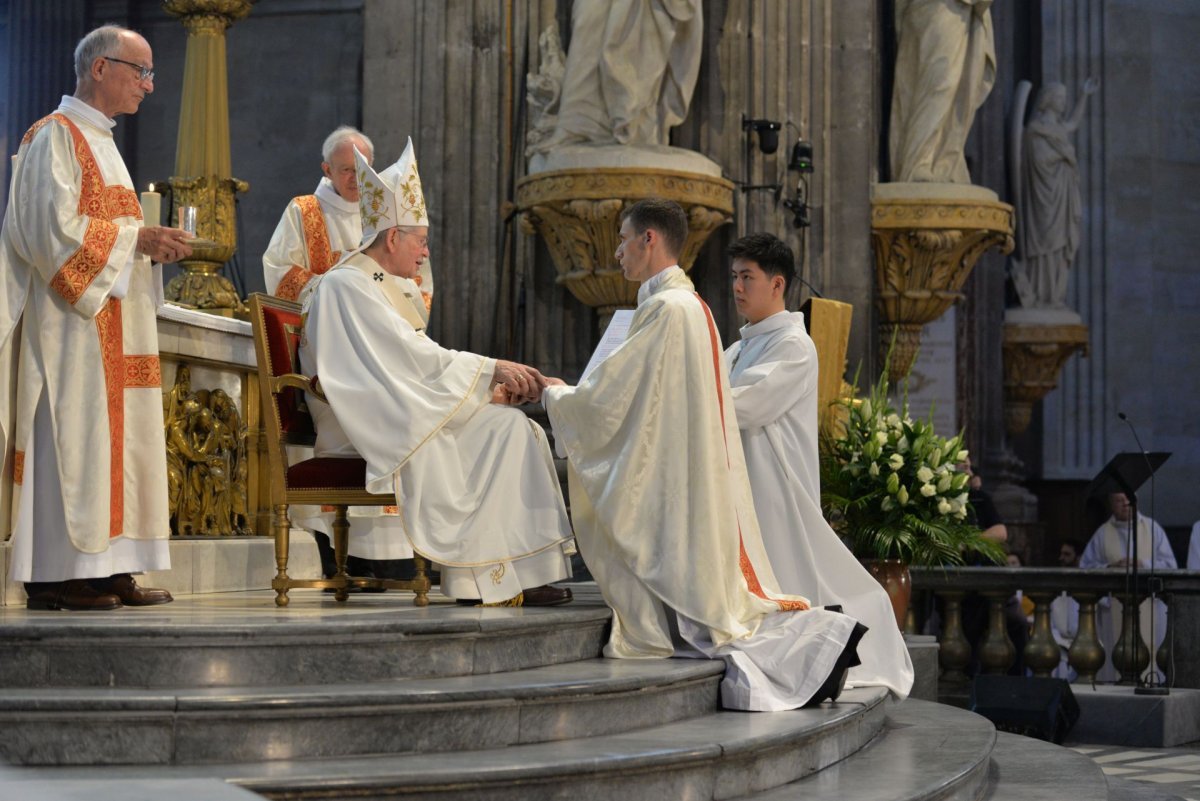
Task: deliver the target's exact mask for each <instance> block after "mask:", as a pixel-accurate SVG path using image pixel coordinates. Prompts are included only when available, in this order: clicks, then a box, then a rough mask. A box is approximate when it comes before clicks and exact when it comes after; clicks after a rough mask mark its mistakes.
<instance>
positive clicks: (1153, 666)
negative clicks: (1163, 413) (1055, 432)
mask: <svg viewBox="0 0 1200 801" xmlns="http://www.w3.org/2000/svg"><path fill="white" fill-rule="evenodd" d="M1117 417H1119V418H1120V419H1121V422H1123V423H1125V425H1127V426H1129V431H1130V433H1131V434H1133V441H1134V442H1136V443H1137V446H1138V450H1139V451H1141V452H1142V458H1143V459H1145V460H1146V468H1147V471H1148V472H1149V473H1150V522H1151V525H1150V527H1149V528H1150V645H1149V649H1150V680H1149V681H1148V682H1146V689H1158V690H1160V691H1162V690H1165V688H1163V687H1162V685H1161V683H1160V682H1159V681H1158V662H1157V659H1156V653H1157V649H1155V647H1154V618H1155V617H1157V615H1156V614H1155V608H1154V607H1155V604H1156V603H1157V596H1158V593H1157V592H1155V589H1154V553H1155V551H1156V550H1158V547H1157V544H1156V543H1155V542H1154V525H1153V523H1154V468H1153V467H1152V466H1151V464H1150V456H1149V454H1148V453H1147V451H1146V448H1145V446H1143V445H1142V439H1141V437H1139V436H1138V433H1137V428H1135V427H1134V425H1133V421H1132V420H1130V419H1129V415H1127V414H1125V412H1121V411H1118V412H1117ZM1138 524H1139V521H1138V519H1137V505H1136V503H1135V504H1134V507H1133V526H1132V538H1133V543H1132V544H1133V553H1134V561H1135V562H1136V561H1137V535H1138ZM1137 568H1138V566H1137V565H1136V564H1135V565H1134V567H1133V569H1134V575H1135V576H1136V575H1137ZM1135 581H1136V579H1135ZM1135 592H1136V587H1135ZM1134 597H1135V598H1136V597H1137V596H1136V595H1134ZM1134 615H1135V617H1136V616H1139V615H1140V613H1139V612H1138V611H1137V610H1135V611H1134ZM1134 647H1135V651H1136V644H1135V646H1134ZM1137 684H1138V687H1137V689H1139V690H1140V689H1143V687H1142V681H1141V677H1140V676H1139V677H1138V682H1137ZM1135 692H1136V690H1135Z"/></svg>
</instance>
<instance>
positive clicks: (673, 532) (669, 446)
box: [543, 200, 863, 710]
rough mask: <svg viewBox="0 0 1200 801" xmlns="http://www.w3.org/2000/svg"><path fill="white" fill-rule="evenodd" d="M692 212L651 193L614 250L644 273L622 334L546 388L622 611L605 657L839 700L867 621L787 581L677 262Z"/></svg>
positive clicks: (717, 354) (600, 567)
mask: <svg viewBox="0 0 1200 801" xmlns="http://www.w3.org/2000/svg"><path fill="white" fill-rule="evenodd" d="M687 233H688V222H687V215H686V214H685V213H684V211H683V209H682V208H680V206H679V205H678V204H676V203H673V202H671V201H665V200H643V201H639V202H638V203H635V204H634V205H632V206H631V207H629V208H627V209H626V210H625V212H624V213H623V215H622V221H621V232H620V234H621V243H620V245H619V247H618V248H617V252H616V258H617V260H618V261H619V262H620V263H621V269H622V271H623V273H624V274H625V277H626V278H627V279H629V280H631V281H636V282H640V283H641V285H642V286H641V288H640V289H639V290H638V308H637V311H636V312H635V314H634V317H633V320H632V323H631V326H630V329H629V334H628V338H627V339H626V340H625V342H624V343H623V344H622V345H621V346H620V347H618V348H617V349H616V350H615V351H614V352H613V353H612V354H611V355H610V356H609V357H608V358H607V359H606V360H605V361H603V362H602V363H600V365H599V366H598V367H597V368H596V369H595V370H594V371H593V372H592V373H591V374H590V375H588V376H587V377H586V378H585V379H584V380H583V381H581V382H580V384H579V385H578V386H575V387H569V386H565V385H563V384H562V382H561V381H557V380H555V379H551V380H550V382H551V384H552V385H551V386H549V387H547V389H546V391H545V393H544V394H543V402H544V403H545V405H546V409H547V412H548V413H549V415H550V420H551V423H552V424H553V426H554V431H555V434H556V437H557V438H558V439H559V440H560V441H561V442H562V443H563V445H564V447H565V450H566V452H567V454H568V457H569V460H570V481H571V509H572V514H573V516H574V522H575V531H576V536H577V537H578V540H579V546H580V549H581V550H582V552H583V557H584V559H585V560H586V561H587V564H588V567H589V569H590V570H591V571H592V574H593V575H594V576H595V578H596V581H597V583H598V584H599V586H600V590H601V592H602V593H603V594H604V598H605V600H606V601H607V602H608V604H609V606H611V607H612V608H613V622H612V633H611V635H610V637H609V641H608V644H607V645H606V646H605V648H604V654H605V656H608V657H616V658H627V659H638V658H641V659H645V658H663V657H670V656H706V657H710V658H717V657H719V658H721V659H723V660H724V661H725V663H726V672H725V678H724V679H723V680H722V682H721V697H722V702H723V703H724V705H725V706H726V707H728V708H732V709H749V710H782V709H794V708H796V707H799V706H802V705H805V704H809V703H817V702H820V701H821V700H823V699H825V698H833V697H836V695H837V693H838V691H839V690H840V689H841V683H842V679H843V677H844V674H845V670H846V668H847V667H849V666H850V665H851V664H853V663H854V661H855V656H854V648H855V645H856V644H857V641H858V639H859V638H861V636H862V631H863V629H862V627H861V626H860V625H859V624H857V623H856V621H855V620H853V619H852V618H850V617H848V616H846V615H843V614H839V613H837V612H832V611H828V610H824V609H811V608H810V607H809V603H808V601H807V600H806V599H804V598H801V597H798V596H794V595H785V594H783V593H782V592H781V591H780V590H779V586H778V582H777V581H776V580H775V574H774V572H773V571H772V569H771V563H770V560H769V559H768V558H767V554H766V551H765V549H764V547H763V541H762V536H761V535H760V534H759V530H758V521H757V519H756V518H755V516H754V505H753V500H752V498H751V494H750V483H749V480H748V479H747V476H746V465H745V462H744V460H743V457H742V444H741V439H740V438H739V437H738V427H737V419H736V417H735V416H734V409H733V400H732V398H731V396H730V388H729V379H728V377H727V372H726V368H725V363H724V356H723V353H722V350H721V343H720V337H719V336H718V334H717V329H716V326H715V324H714V323H713V320H712V315H711V314H710V312H709V310H708V307H707V306H706V305H705V304H704V302H703V301H702V300H701V299H700V297H699V296H698V295H697V294H696V292H695V289H694V287H693V286H692V282H691V281H690V280H688V277H687V275H686V274H684V272H683V270H682V269H680V267H679V266H678V258H679V253H680V252H681V250H682V249H683V245H684V241H685V240H686V238H687Z"/></svg>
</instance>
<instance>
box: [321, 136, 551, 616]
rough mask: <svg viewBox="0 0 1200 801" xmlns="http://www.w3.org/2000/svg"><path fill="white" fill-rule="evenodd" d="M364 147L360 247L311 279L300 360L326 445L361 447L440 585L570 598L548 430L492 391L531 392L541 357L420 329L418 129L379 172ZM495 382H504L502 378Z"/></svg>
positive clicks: (524, 598) (337, 451) (424, 242)
mask: <svg viewBox="0 0 1200 801" xmlns="http://www.w3.org/2000/svg"><path fill="white" fill-rule="evenodd" d="M356 157H357V159H358V161H357V164H358V185H359V189H360V201H359V207H360V212H361V215H362V223H363V239H362V245H361V248H360V249H359V251H357V252H354V253H352V254H351V255H349V256H348V257H347V258H346V259H344V260H343V261H342V262H341V263H339V264H338V266H337V267H335V268H334V269H332V270H330V271H329V272H328V273H326V274H325V275H324V276H321V277H320V278H318V279H317V280H316V285H315V286H314V288H313V290H312V292H311V293H309V295H308V298H307V299H306V301H305V304H304V313H305V322H304V333H303V337H302V339H301V343H300V361H301V365H302V367H303V369H304V371H305V372H306V373H307V374H309V375H313V376H315V377H316V380H317V381H318V382H319V385H320V387H321V388H322V390H323V391H324V393H325V396H326V398H327V399H328V405H326V404H324V403H321V402H320V401H319V400H317V399H316V398H313V397H310V398H309V408H310V409H311V411H312V414H313V421H314V423H315V424H316V427H317V443H316V448H315V450H316V453H317V455H318V456H354V455H361V456H362V458H363V459H365V460H366V462H367V486H366V488H367V489H368V490H369V491H371V492H376V493H393V492H394V493H395V496H396V503H397V505H398V507H399V512H400V521H401V524H402V526H403V531H404V534H405V535H406V536H407V538H408V541H409V544H410V545H411V546H412V549H413V550H414V551H415V552H417V553H419V554H421V555H422V556H425V557H427V558H429V559H431V560H432V561H434V562H436V563H437V564H439V565H441V568H442V569H441V576H442V584H441V588H442V592H443V594H445V595H447V596H449V597H452V598H457V599H463V600H468V601H471V600H474V601H482V602H483V603H490V604H500V603H503V604H507V605H520V604H522V603H523V604H524V605H551V604H559V603H566V602H567V601H569V600H570V598H571V593H570V591H569V590H566V589H560V588H557V587H550V586H546V585H547V584H548V583H549V582H551V581H558V580H560V579H564V578H567V577H568V576H570V574H571V573H570V557H569V553H568V551H569V550H570V543H571V528H570V524H569V523H568V521H567V513H566V509H565V507H564V505H563V499H562V494H561V491H560V490H559V484H558V476H557V474H556V473H555V469H554V462H553V460H552V458H551V456H550V450H549V448H548V446H547V444H546V439H545V435H544V432H543V431H542V430H541V428H540V427H539V426H538V425H537V424H536V423H534V422H532V421H531V420H529V418H528V417H526V416H525V415H524V414H523V413H522V412H520V411H518V410H516V409H511V408H507V407H504V406H501V405H496V404H494V403H493V400H500V401H506V400H511V401H514V402H516V401H525V400H534V399H536V398H538V397H539V396H540V394H541V390H542V386H543V383H544V381H545V379H544V378H543V377H542V375H541V374H540V373H539V372H538V371H537V370H534V369H533V368H530V367H526V366H524V365H521V364H515V363H513V362H506V361H502V360H496V359H489V358H486V357H484V356H478V355H476V354H474V353H465V352H460V351H454V350H449V349H447V348H443V347H441V346H439V345H438V344H437V343H435V342H434V341H433V340H431V339H429V338H428V337H427V336H425V334H424V332H423V331H420V330H418V328H423V327H424V323H423V319H422V317H421V316H420V314H419V313H418V310H417V309H416V308H415V306H414V302H413V299H412V298H410V297H409V296H407V295H405V294H404V293H403V292H401V291H399V288H398V287H397V286H396V285H395V284H394V283H392V282H390V281H387V280H386V279H387V276H388V275H399V276H401V277H408V278H411V277H412V276H414V275H416V274H417V270H418V269H419V268H420V265H421V263H422V262H423V261H424V259H425V256H426V254H427V253H428V235H429V227H428V226H429V217H428V215H427V213H426V210H425V201H424V197H423V195H422V192H421V185H420V177H419V176H418V174H417V165H416V157H415V155H414V152H413V147H412V142H411V140H410V141H409V143H408V147H407V149H405V151H404V155H402V156H401V157H400V160H399V161H398V162H397V163H396V164H394V165H392V167H390V168H388V169H387V170H385V171H384V172H383V174H382V175H379V174H376V173H375V171H374V170H372V169H371V167H370V165H369V164H368V163H367V161H366V159H365V158H364V157H363V156H362V155H361V154H357V153H356ZM497 388H499V389H497Z"/></svg>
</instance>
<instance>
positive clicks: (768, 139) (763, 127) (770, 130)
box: [742, 116, 811, 155]
mask: <svg viewBox="0 0 1200 801" xmlns="http://www.w3.org/2000/svg"><path fill="white" fill-rule="evenodd" d="M782 129H783V123H782V122H776V121H775V120H752V119H748V118H747V117H745V116H743V117H742V130H743V131H754V132H755V133H757V134H758V149H759V150H761V151H762V152H763V153H766V154H768V155H770V154H771V153H774V152H775V151H776V150H778V149H779V132H780V131H781V130H782ZM810 153H811V148H810Z"/></svg>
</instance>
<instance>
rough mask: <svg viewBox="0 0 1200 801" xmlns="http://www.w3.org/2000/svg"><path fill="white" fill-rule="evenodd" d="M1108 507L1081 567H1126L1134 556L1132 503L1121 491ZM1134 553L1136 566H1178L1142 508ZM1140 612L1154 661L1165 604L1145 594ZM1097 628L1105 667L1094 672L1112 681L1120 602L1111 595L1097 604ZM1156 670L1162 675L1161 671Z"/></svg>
mask: <svg viewBox="0 0 1200 801" xmlns="http://www.w3.org/2000/svg"><path fill="white" fill-rule="evenodd" d="M1108 507H1109V510H1110V511H1111V512H1112V516H1111V517H1110V518H1109V519H1108V520H1107V521H1105V522H1104V523H1103V524H1102V525H1101V526H1100V528H1098V529H1096V533H1095V534H1093V535H1092V539H1091V540H1090V541H1089V542H1088V544H1087V547H1086V548H1084V549H1083V555H1082V556H1080V557H1079V566H1080V567H1082V568H1096V567H1128V566H1129V564H1130V563H1131V561H1132V559H1133V539H1132V537H1130V528H1131V520H1132V517H1133V507H1132V506H1130V504H1129V499H1128V498H1126V497H1125V495H1124V493H1120V492H1114V493H1113V494H1111V495H1109V496H1108ZM1137 554H1138V556H1137V559H1138V567H1139V568H1142V569H1146V568H1149V567H1150V566H1151V564H1153V566H1154V567H1155V568H1156V569H1160V570H1167V569H1174V568H1176V567H1177V566H1178V565H1177V564H1176V562H1175V553H1174V552H1173V551H1172V550H1171V543H1170V541H1169V540H1168V539H1167V534H1166V532H1165V531H1163V530H1162V526H1160V525H1159V524H1158V523H1156V522H1154V521H1153V520H1151V519H1150V518H1149V517H1147V516H1146V515H1144V514H1142V513H1141V512H1139V513H1138V519H1137ZM1139 614H1140V615H1141V622H1140V623H1139V626H1140V627H1141V628H1140V630H1141V634H1142V639H1143V640H1145V641H1146V644H1147V646H1149V648H1150V655H1151V660H1152V663H1154V664H1155V665H1156V664H1157V663H1156V662H1154V657H1155V654H1156V652H1157V650H1158V647H1159V646H1160V645H1162V641H1163V637H1164V636H1165V635H1166V632H1167V605H1166V604H1165V603H1163V602H1162V600H1157V601H1156V602H1155V603H1154V605H1153V606H1151V603H1150V599H1149V598H1147V599H1146V600H1145V601H1143V602H1142V605H1141V607H1140V611H1139ZM1151 623H1153V629H1154V643H1153V644H1151V643H1150V640H1149V637H1150V630H1151ZM1096 629H1097V634H1098V635H1099V637H1100V644H1101V645H1103V646H1104V651H1105V655H1104V667H1103V668H1101V669H1100V672H1099V673H1097V674H1096V678H1097V680H1099V681H1115V680H1116V678H1117V672H1116V670H1115V668H1113V665H1112V648H1113V646H1114V645H1115V644H1116V642H1117V640H1118V638H1119V637H1120V636H1121V602H1120V601H1118V600H1117V599H1116V598H1114V597H1113V596H1111V595H1110V596H1108V597H1106V598H1101V599H1100V602H1099V603H1098V604H1097V606H1096ZM1154 669H1156V670H1157V668H1154ZM1158 673H1159V675H1160V676H1161V675H1162V674H1161V671H1158Z"/></svg>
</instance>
